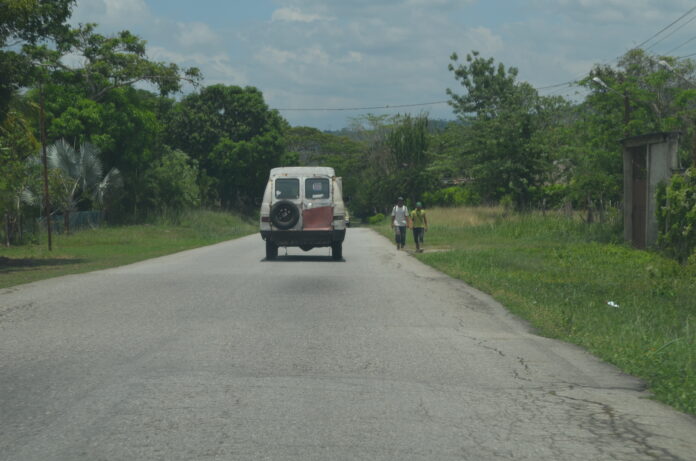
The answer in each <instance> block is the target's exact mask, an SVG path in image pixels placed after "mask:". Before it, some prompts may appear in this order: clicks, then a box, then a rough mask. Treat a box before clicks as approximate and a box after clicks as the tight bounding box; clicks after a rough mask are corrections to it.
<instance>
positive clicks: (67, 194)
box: [47, 139, 120, 233]
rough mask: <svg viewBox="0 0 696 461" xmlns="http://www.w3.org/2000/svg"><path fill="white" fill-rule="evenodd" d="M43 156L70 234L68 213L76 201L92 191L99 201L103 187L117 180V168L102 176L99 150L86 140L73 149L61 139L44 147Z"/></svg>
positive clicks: (93, 196)
mask: <svg viewBox="0 0 696 461" xmlns="http://www.w3.org/2000/svg"><path fill="white" fill-rule="evenodd" d="M47 156H48V164H49V166H50V167H51V168H52V169H53V174H52V180H53V182H54V185H55V186H56V190H55V192H54V197H55V199H56V202H57V203H56V204H57V207H58V208H60V209H61V210H62V211H63V218H64V221H65V230H66V232H67V233H70V212H72V211H74V210H75V209H76V208H77V205H78V203H79V202H80V201H82V200H83V199H85V198H88V197H90V193H92V194H93V195H92V196H91V197H90V198H92V199H93V200H94V201H96V202H97V203H99V204H101V203H102V201H103V197H104V194H105V192H106V190H107V189H108V188H109V187H112V186H113V185H116V184H118V183H119V181H118V180H119V179H120V175H119V171H118V170H117V169H116V168H112V169H111V170H110V171H109V172H108V173H107V174H106V176H104V177H102V163H101V160H100V159H99V149H98V148H97V147H96V146H94V145H93V144H91V143H89V142H85V143H83V144H82V145H80V149H79V150H75V149H74V148H73V147H72V146H71V145H70V144H68V143H67V142H66V141H65V140H64V139H61V140H59V141H56V142H55V143H53V144H52V145H50V146H49V147H48V150H47Z"/></svg>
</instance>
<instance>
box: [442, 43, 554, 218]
mask: <svg viewBox="0 0 696 461" xmlns="http://www.w3.org/2000/svg"><path fill="white" fill-rule="evenodd" d="M451 59H452V63H451V64H450V65H449V70H450V71H451V72H453V73H454V77H455V79H456V80H457V81H459V83H460V84H461V85H462V86H463V87H464V88H465V90H466V93H465V94H463V95H458V94H456V93H455V92H454V91H452V90H451V89H448V90H447V93H448V94H449V95H450V97H451V101H450V104H451V105H452V106H453V108H454V111H455V113H456V114H458V115H459V117H460V119H461V120H462V121H463V122H466V123H465V124H463V125H462V128H461V129H462V130H463V131H464V132H465V133H466V137H465V140H466V141H465V142H466V145H465V146H464V152H463V155H464V157H465V158H466V160H465V162H466V163H465V164H466V168H467V176H469V177H471V178H472V185H473V187H475V188H476V190H477V192H478V194H479V195H480V196H481V197H482V198H483V199H484V200H486V201H494V200H498V199H500V198H502V197H503V196H509V197H510V198H511V199H512V200H513V202H514V205H515V207H516V208H517V209H525V208H527V207H529V206H530V204H531V201H532V196H531V190H532V188H534V187H538V186H540V185H542V184H544V183H545V182H546V181H547V179H548V173H549V170H550V169H551V168H550V167H551V165H552V162H553V157H552V154H553V152H552V151H551V149H550V148H549V146H548V145H547V143H545V142H543V140H544V139H545V134H546V132H547V131H548V130H551V129H553V128H554V127H555V124H556V123H557V120H558V117H557V116H556V114H557V113H558V112H559V111H560V110H562V109H563V108H564V106H565V103H564V102H563V101H562V100H560V99H559V98H549V97H541V96H539V95H538V93H537V91H536V90H535V89H534V88H532V86H531V85H529V84H527V83H518V82H516V77H517V69H516V68H514V67H510V68H508V69H505V67H504V66H503V64H502V63H500V64H498V65H497V66H495V65H494V60H493V59H492V58H489V59H484V58H482V57H480V56H479V53H478V52H476V51H474V52H472V53H471V54H468V55H467V57H466V63H465V64H459V63H458V56H457V55H456V53H455V54H453V55H452V57H451ZM455 65H456V67H455Z"/></svg>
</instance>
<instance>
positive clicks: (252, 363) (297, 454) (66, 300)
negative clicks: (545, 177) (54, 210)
mask: <svg viewBox="0 0 696 461" xmlns="http://www.w3.org/2000/svg"><path fill="white" fill-rule="evenodd" d="M344 257H345V260H344V261H340V262H334V261H332V260H331V258H330V253H329V250H328V249H315V250H312V251H310V252H308V253H303V252H302V251H301V250H299V249H294V248H293V249H290V250H289V252H288V256H285V252H284V250H283V249H281V250H280V256H279V258H278V260H276V261H265V260H264V245H263V242H262V240H261V239H260V237H259V236H258V235H253V236H249V237H246V238H242V239H239V240H235V241H230V242H226V243H222V244H219V245H214V246H210V247H206V248H201V249H197V250H192V251H186V252H182V253H178V254H175V255H170V256H167V257H163V258H158V259H153V260H149V261H144V262H141V263H137V264H133V265H130V266H125V267H121V268H116V269H111V270H105V271H99V272H93V273H90V274H84V275H75V276H68V277H62V278H57V279H52V280H47V281H43V282H39V283H33V284H28V285H23V286H19V287H16V288H12V289H5V290H1V291H0V459H2V460H17V461H28V460H37V461H38V460H40V461H45V460H65V461H75V460H89V461H94V460H129V461H130V460H237V459H269V460H328V459H339V460H357V459H366V460H367V459H369V460H429V461H432V460H462V459H465V460H507V459H510V460H512V459H514V460H535V461H538V460H564V461H569V460H582V461H587V460H630V461H638V460H695V459H696V423H695V419H694V418H692V417H689V416H686V415H683V414H680V413H678V412H676V411H674V410H672V409H669V408H668V407H666V406H664V405H661V404H659V403H656V402H654V401H652V400H650V399H649V398H648V397H649V395H648V394H647V393H646V392H645V391H644V388H643V385H642V384H641V383H640V382H639V381H638V380H636V379H634V378H631V377H629V376H626V375H623V374H622V373H620V372H619V371H618V370H616V369H615V368H613V367H611V366H609V365H606V364H603V363H601V362H600V361H598V360H597V359H595V358H593V357H591V356H590V355H588V354H586V353H584V352H583V351H581V350H579V349H578V348H576V347H573V346H570V345H567V344H564V343H561V342H558V341H554V340H550V339H545V338H541V337H539V336H536V335H535V334H533V332H532V331H531V330H530V329H529V328H528V327H527V326H525V324H524V323H522V322H520V321H519V320H517V319H516V318H514V317H513V316H512V315H510V314H508V313H507V312H506V311H505V309H503V308H502V307H501V306H500V305H498V304H497V303H495V302H494V301H493V300H491V299H490V298H489V297H487V296H485V295H483V294H481V293H480V292H477V291H476V290H473V289H472V288H470V287H468V286H467V285H466V284H464V283H462V282H459V281H455V280H452V279H450V278H448V277H446V276H444V275H442V274H440V273H438V272H436V271H434V270H432V269H430V268H428V267H426V266H424V265H423V264H421V263H419V262H418V261H417V260H415V259H414V258H412V257H411V256H409V255H408V254H406V253H404V252H397V251H396V249H395V248H394V247H393V245H392V244H391V243H390V242H388V241H387V240H386V239H384V238H383V237H381V236H379V235H377V234H376V233H374V232H372V231H370V230H367V229H350V230H349V231H348V235H347V239H346V242H345V244H344Z"/></svg>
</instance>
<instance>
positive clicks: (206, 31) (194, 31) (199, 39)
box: [177, 22, 220, 48]
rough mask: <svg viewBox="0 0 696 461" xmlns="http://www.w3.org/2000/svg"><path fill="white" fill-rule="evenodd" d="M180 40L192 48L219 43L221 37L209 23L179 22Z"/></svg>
mask: <svg viewBox="0 0 696 461" xmlns="http://www.w3.org/2000/svg"><path fill="white" fill-rule="evenodd" d="M177 27H178V29H179V37H178V42H179V44H181V45H182V46H184V47H187V48H191V47H196V46H201V45H211V44H215V43H217V42H218V41H219V40H220V38H219V37H218V35H217V34H216V33H215V32H214V31H213V30H212V29H211V28H210V27H209V26H208V25H207V24H204V23H202V22H189V23H181V22H180V23H178V24H177Z"/></svg>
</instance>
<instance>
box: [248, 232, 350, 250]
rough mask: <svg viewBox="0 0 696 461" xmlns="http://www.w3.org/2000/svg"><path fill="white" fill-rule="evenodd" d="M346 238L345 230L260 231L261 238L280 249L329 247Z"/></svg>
mask: <svg viewBox="0 0 696 461" xmlns="http://www.w3.org/2000/svg"><path fill="white" fill-rule="evenodd" d="M345 237H346V230H345V229H340V230H329V231H324V230H313V231H312V230H306V231H293V230H270V231H268V230H262V231H261V238H262V239H264V240H268V241H271V242H273V243H275V244H276V245H278V246H282V247H298V246H304V245H307V246H309V245H311V246H315V247H319V246H331V244H333V243H338V242H342V241H343V239H345Z"/></svg>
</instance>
